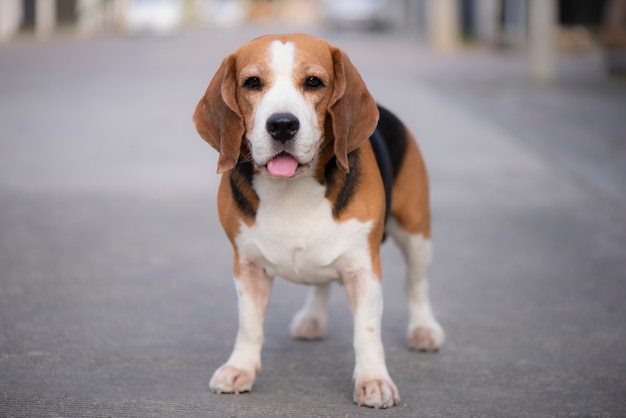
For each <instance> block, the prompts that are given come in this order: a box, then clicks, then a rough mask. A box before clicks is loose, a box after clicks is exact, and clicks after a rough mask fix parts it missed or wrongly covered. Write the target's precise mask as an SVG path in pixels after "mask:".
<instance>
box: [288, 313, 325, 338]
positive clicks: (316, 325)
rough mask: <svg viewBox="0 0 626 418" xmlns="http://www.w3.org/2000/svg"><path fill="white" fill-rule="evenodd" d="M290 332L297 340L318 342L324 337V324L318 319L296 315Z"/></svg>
mask: <svg viewBox="0 0 626 418" xmlns="http://www.w3.org/2000/svg"><path fill="white" fill-rule="evenodd" d="M290 331H291V336H292V337H293V338H296V339H298V340H319V339H320V338H324V336H325V335H326V324H325V323H324V321H322V320H320V319H318V318H315V317H310V316H305V315H299V314H296V316H295V317H294V318H293V321H291V326H290Z"/></svg>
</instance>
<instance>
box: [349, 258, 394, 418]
mask: <svg viewBox="0 0 626 418" xmlns="http://www.w3.org/2000/svg"><path fill="white" fill-rule="evenodd" d="M343 284H344V287H345V289H346V294H347V295H348V301H349V303H350V309H351V311H352V316H353V318H354V351H355V354H356V365H355V368H354V402H356V403H357V404H359V405H366V406H371V407H373V408H387V407H390V406H393V405H396V404H397V403H398V402H399V401H400V396H399V395H398V389H397V388H396V385H395V384H394V383H393V381H392V380H391V377H390V376H389V372H388V371H387V365H386V363H385V351H384V349H383V343H382V339H381V333H380V328H381V319H382V311H383V298H382V286H381V282H380V278H378V277H376V275H375V274H374V273H373V272H372V271H371V270H369V269H365V270H361V271H357V272H354V271H353V272H348V273H346V274H344V275H343Z"/></svg>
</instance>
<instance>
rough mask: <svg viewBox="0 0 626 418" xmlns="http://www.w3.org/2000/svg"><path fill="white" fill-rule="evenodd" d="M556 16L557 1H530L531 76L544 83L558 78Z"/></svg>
mask: <svg viewBox="0 0 626 418" xmlns="http://www.w3.org/2000/svg"><path fill="white" fill-rule="evenodd" d="M556 15H557V2H556V0H530V19H529V27H530V31H529V32H530V33H529V55H530V74H531V77H532V78H533V80H535V81H538V82H542V83H550V82H552V81H554V79H555V78H556V41H555V22H556Z"/></svg>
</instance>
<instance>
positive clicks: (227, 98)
mask: <svg viewBox="0 0 626 418" xmlns="http://www.w3.org/2000/svg"><path fill="white" fill-rule="evenodd" d="M236 86H237V83H236V75H235V57H234V56H233V55H231V56H229V57H227V58H226V59H225V60H224V61H223V62H222V65H220V68H219V69H218V70H217V72H216V73H215V75H214V76H213V79H212V80H211V82H210V83H209V87H208V88H207V89H206V92H205V93H204V96H202V98H201V99H200V101H199V102H198V105H197V106H196V110H195V112H194V113H193V122H194V124H195V125H196V130H197V131H198V133H199V134H200V136H201V137H202V139H204V140H205V141H206V142H208V143H209V144H210V145H211V146H212V147H213V148H215V149H216V150H217V151H218V152H219V153H220V156H219V159H218V162H217V172H218V173H223V172H224V171H228V170H230V169H231V168H233V167H235V165H236V164H237V161H238V160H239V153H240V149H241V141H242V138H243V136H244V134H245V127H244V123H243V117H242V116H241V112H240V110H239V105H238V104H237V99H236V96H235V94H236Z"/></svg>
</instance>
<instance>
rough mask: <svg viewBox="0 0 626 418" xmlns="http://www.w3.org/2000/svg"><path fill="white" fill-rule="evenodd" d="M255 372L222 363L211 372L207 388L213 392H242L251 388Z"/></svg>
mask: <svg viewBox="0 0 626 418" xmlns="http://www.w3.org/2000/svg"><path fill="white" fill-rule="evenodd" d="M255 377H256V373H255V371H254V370H244V369H240V368H238V367H235V366H231V365H230V364H224V365H223V366H222V367H220V368H219V369H217V370H216V371H215V373H213V377H212V378H211V381H210V382H209V388H210V389H211V391H212V392H215V393H243V392H249V391H250V390H252V384H253V383H254V378H255Z"/></svg>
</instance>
